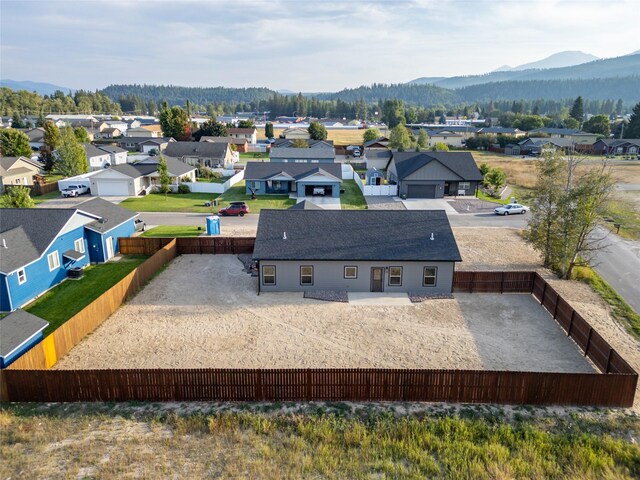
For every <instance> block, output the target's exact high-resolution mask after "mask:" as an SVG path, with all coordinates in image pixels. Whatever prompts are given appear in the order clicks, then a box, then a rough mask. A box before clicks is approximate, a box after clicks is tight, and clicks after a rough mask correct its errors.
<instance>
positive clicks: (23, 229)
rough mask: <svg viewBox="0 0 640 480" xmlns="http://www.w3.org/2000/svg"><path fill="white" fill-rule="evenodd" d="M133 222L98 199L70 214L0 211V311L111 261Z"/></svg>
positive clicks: (51, 210)
mask: <svg viewBox="0 0 640 480" xmlns="http://www.w3.org/2000/svg"><path fill="white" fill-rule="evenodd" d="M137 216H138V214H137V213H135V212H132V211H130V210H127V209H125V208H122V207H120V206H118V205H115V204H113V203H111V202H108V201H106V200H103V199H101V198H94V199H91V200H88V201H86V202H83V203H81V204H79V205H77V206H76V207H74V208H3V209H0V253H1V255H0V310H1V311H12V310H15V309H17V308H20V307H22V306H23V305H25V304H27V303H29V302H30V301H31V300H33V299H34V298H36V297H38V296H40V295H42V294H43V293H44V292H46V291H47V290H49V289H50V288H52V287H54V286H56V285H58V284H59V283H60V282H62V281H63V280H65V279H66V278H67V276H68V274H69V270H70V269H72V268H84V267H86V266H87V265H88V264H89V263H90V262H93V263H95V262H105V261H107V260H109V259H110V258H112V257H113V256H114V255H115V254H116V253H118V251H119V245H118V238H119V237H129V236H131V235H132V234H133V233H134V231H135V226H134V219H135V217H137Z"/></svg>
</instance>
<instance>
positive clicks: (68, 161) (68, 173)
mask: <svg viewBox="0 0 640 480" xmlns="http://www.w3.org/2000/svg"><path fill="white" fill-rule="evenodd" d="M54 159H55V160H54V168H55V170H56V171H57V172H58V173H59V174H60V175H64V176H65V177H73V176H75V175H80V174H81V173H87V172H88V171H89V164H88V163H87V155H86V153H85V150H84V147H83V146H82V145H81V144H80V143H79V142H78V139H77V138H76V136H75V133H74V132H73V129H72V128H71V127H65V128H63V129H62V131H61V132H60V145H59V146H58V148H57V149H56V151H55V152H54Z"/></svg>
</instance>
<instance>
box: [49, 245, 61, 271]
mask: <svg viewBox="0 0 640 480" xmlns="http://www.w3.org/2000/svg"><path fill="white" fill-rule="evenodd" d="M47 262H49V271H50V272H53V271H54V270H55V269H56V268H60V256H59V255H58V251H57V250H56V251H55V252H51V253H50V254H49V255H47Z"/></svg>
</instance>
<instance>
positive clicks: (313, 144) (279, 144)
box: [271, 138, 333, 148]
mask: <svg viewBox="0 0 640 480" xmlns="http://www.w3.org/2000/svg"><path fill="white" fill-rule="evenodd" d="M296 140H299V139H296ZM293 142H294V140H292V139H289V138H276V140H275V142H273V144H272V145H271V148H294V147H293ZM306 142H307V145H309V148H333V140H306Z"/></svg>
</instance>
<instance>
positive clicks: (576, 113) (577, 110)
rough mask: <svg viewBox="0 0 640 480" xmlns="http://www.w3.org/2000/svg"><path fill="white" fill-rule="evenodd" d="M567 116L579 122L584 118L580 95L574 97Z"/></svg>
mask: <svg viewBox="0 0 640 480" xmlns="http://www.w3.org/2000/svg"><path fill="white" fill-rule="evenodd" d="M569 116H570V117H571V118H573V119H575V120H577V121H578V122H579V123H582V120H584V102H583V100H582V97H580V96H579V97H578V98H576V99H575V101H574V102H573V107H571V111H570V112H569Z"/></svg>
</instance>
